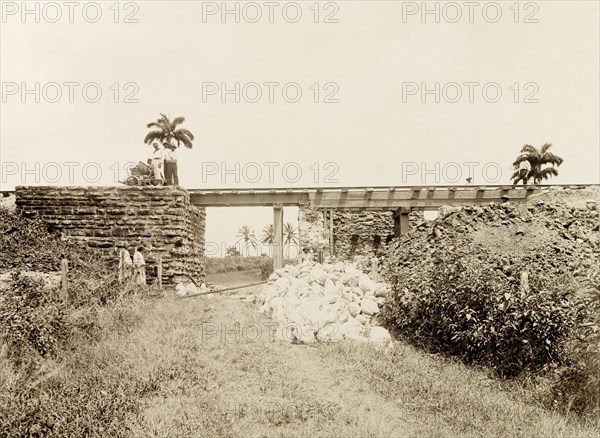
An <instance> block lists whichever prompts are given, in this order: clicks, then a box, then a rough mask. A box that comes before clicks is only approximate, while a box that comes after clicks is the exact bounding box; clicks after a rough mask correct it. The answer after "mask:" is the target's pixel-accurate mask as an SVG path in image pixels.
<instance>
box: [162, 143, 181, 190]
mask: <svg viewBox="0 0 600 438" xmlns="http://www.w3.org/2000/svg"><path fill="white" fill-rule="evenodd" d="M163 146H164V147H165V149H164V150H165V178H166V180H167V185H168V186H178V185H179V176H178V175H177V154H176V153H175V149H176V147H175V146H173V145H172V144H169V143H167V142H165V143H163Z"/></svg>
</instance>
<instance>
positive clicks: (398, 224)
mask: <svg viewBox="0 0 600 438" xmlns="http://www.w3.org/2000/svg"><path fill="white" fill-rule="evenodd" d="M410 212H411V209H410V208H407V207H400V208H399V209H397V210H396V212H395V213H394V237H398V236H400V235H402V234H405V233H407V232H408V214H409V213H410Z"/></svg>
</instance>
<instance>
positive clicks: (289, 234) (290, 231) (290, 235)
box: [283, 222, 298, 244]
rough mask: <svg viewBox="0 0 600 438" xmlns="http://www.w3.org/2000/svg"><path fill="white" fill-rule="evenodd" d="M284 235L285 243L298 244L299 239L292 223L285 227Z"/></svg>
mask: <svg viewBox="0 0 600 438" xmlns="http://www.w3.org/2000/svg"><path fill="white" fill-rule="evenodd" d="M283 235H284V236H285V239H284V242H285V243H287V244H290V243H296V244H297V243H298V237H297V236H296V228H295V227H294V225H293V224H292V223H291V222H288V223H287V224H285V226H284V227H283Z"/></svg>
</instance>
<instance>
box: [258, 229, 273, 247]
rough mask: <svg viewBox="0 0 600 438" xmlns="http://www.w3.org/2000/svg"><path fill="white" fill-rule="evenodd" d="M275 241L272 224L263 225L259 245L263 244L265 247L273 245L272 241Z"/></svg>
mask: <svg viewBox="0 0 600 438" xmlns="http://www.w3.org/2000/svg"><path fill="white" fill-rule="evenodd" d="M274 240H275V229H274V228H273V224H270V225H265V227H264V228H263V231H262V236H261V238H260V243H264V244H267V245H273V241H274Z"/></svg>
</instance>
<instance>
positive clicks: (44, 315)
mask: <svg viewBox="0 0 600 438" xmlns="http://www.w3.org/2000/svg"><path fill="white" fill-rule="evenodd" d="M51 295H52V294H51V293H50V292H48V291H44V290H43V285H42V283H41V281H36V280H34V279H32V278H28V277H24V276H22V275H21V274H18V273H15V274H13V276H12V278H11V283H10V284H9V287H8V288H7V290H5V291H3V292H2V297H0V340H2V341H3V342H4V343H5V344H6V345H7V346H8V351H9V354H10V355H11V356H13V357H14V358H15V359H17V360H20V358H21V357H22V356H23V355H25V354H26V353H28V352H32V351H35V352H37V353H38V354H40V355H41V356H42V357H43V356H46V355H49V354H52V353H53V352H55V351H56V349H57V348H58V347H59V346H60V345H61V344H62V343H63V342H64V341H65V340H66V339H67V338H68V334H69V329H68V325H67V323H66V320H65V317H66V307H65V306H64V305H63V304H62V303H59V302H55V301H53V300H52V298H51Z"/></svg>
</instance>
